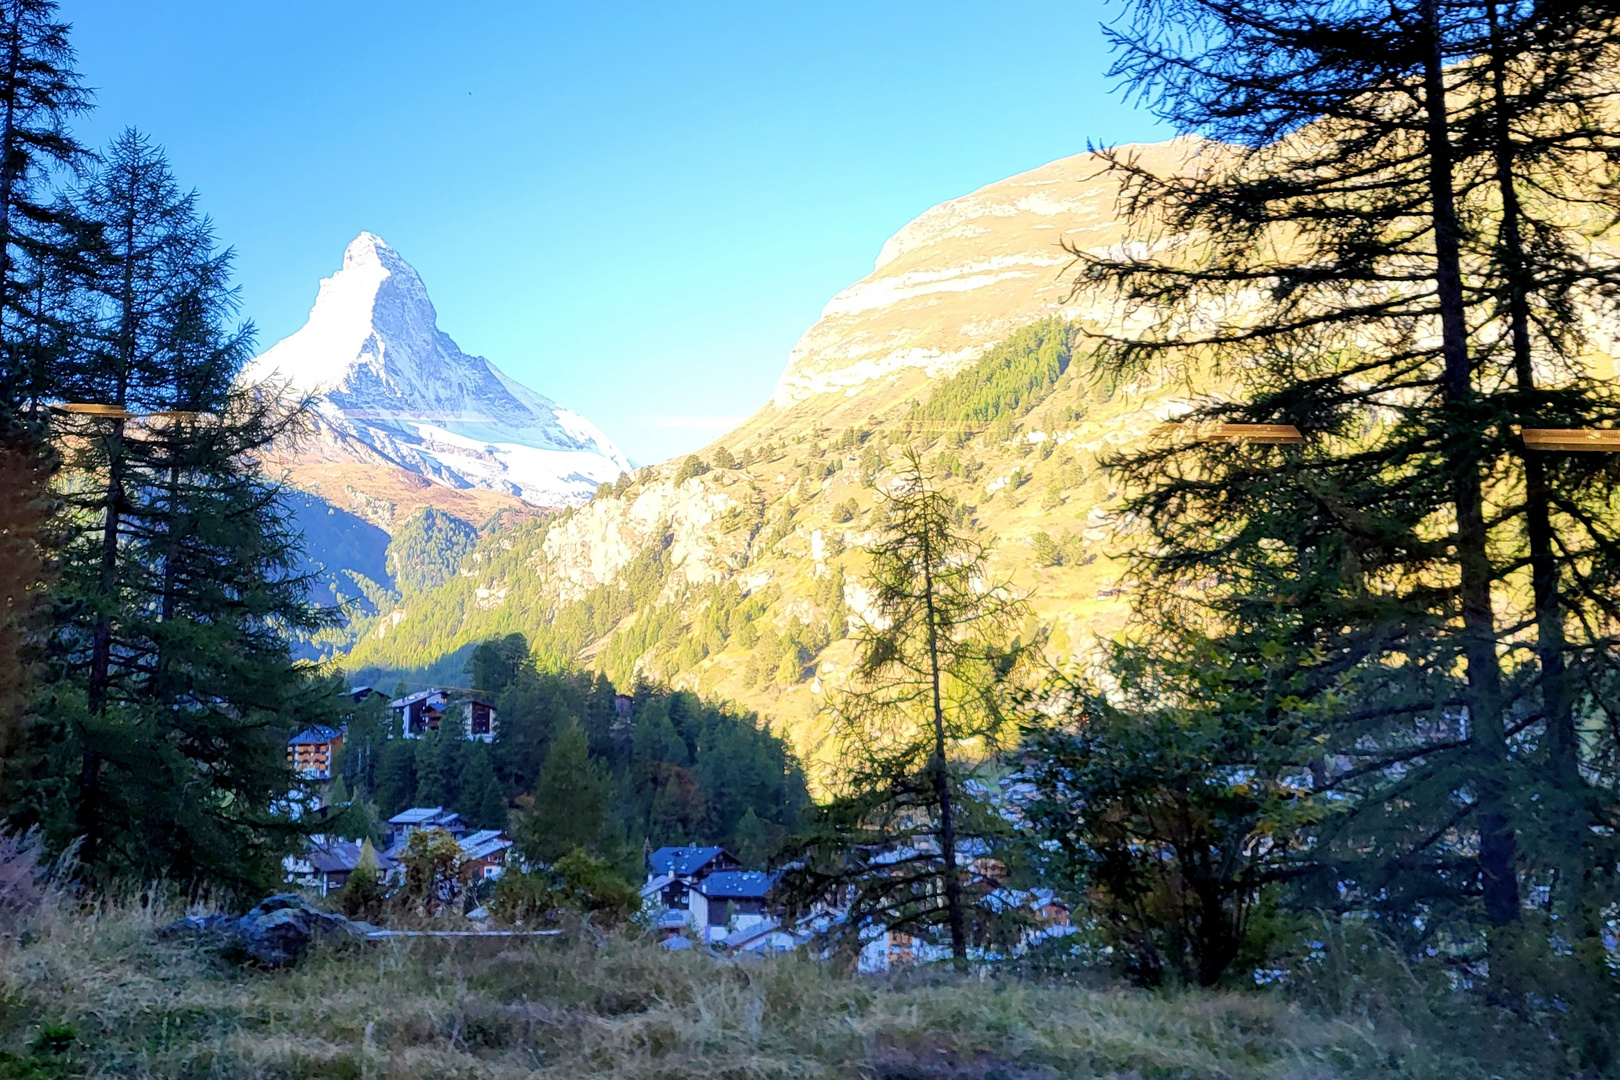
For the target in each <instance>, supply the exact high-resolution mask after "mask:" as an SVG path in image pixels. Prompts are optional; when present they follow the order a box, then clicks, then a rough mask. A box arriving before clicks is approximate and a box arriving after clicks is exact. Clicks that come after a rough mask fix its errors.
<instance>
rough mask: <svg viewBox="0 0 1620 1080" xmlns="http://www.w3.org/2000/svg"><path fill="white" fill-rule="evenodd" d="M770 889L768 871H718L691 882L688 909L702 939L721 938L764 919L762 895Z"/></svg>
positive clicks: (757, 923) (763, 899) (755, 924)
mask: <svg viewBox="0 0 1620 1080" xmlns="http://www.w3.org/2000/svg"><path fill="white" fill-rule="evenodd" d="M770 890H771V878H770V875H769V874H765V873H762V872H760V871H758V870H720V871H717V872H716V873H713V874H710V875H708V876H707V877H705V878H703V879H702V880H701V881H698V882H696V883H695V884H693V886H692V888H691V891H690V893H689V894H688V897H687V910H688V911H689V912H690V913H691V920H692V923H693V925H695V926H697V927H698V928H699V929H700V930H701V931H702V932H703V935H704V940H707V941H712V940H718V939H720V938H724V937H725V936H726V935H727V933H729V932H730V931H733V930H744V929H747V928H749V927H752V926H757V925H759V924H760V923H763V922H765V921H766V912H765V894H766V893H768V892H770Z"/></svg>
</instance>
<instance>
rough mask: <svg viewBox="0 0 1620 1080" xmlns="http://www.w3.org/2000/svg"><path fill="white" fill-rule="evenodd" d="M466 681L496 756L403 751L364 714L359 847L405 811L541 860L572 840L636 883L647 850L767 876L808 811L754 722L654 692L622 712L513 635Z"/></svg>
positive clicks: (793, 769)
mask: <svg viewBox="0 0 1620 1080" xmlns="http://www.w3.org/2000/svg"><path fill="white" fill-rule="evenodd" d="M466 674H467V676H468V677H469V679H470V681H471V682H472V683H473V684H474V686H475V687H476V688H477V689H478V690H479V691H480V692H481V693H482V694H484V695H487V696H488V697H489V698H490V699H492V700H493V701H494V703H495V706H496V715H497V726H498V730H497V735H496V739H495V741H494V742H493V743H492V744H489V745H487V746H486V745H485V744H483V743H479V742H469V741H467V740H465V739H462V738H459V737H457V735H456V734H454V733H451V732H449V731H448V729H446V730H445V731H444V732H442V733H434V734H432V735H430V736H428V737H426V738H422V739H412V740H406V739H401V738H398V737H397V733H394V732H390V731H389V715H388V712H387V710H386V709H385V708H384V707H383V706H382V705H381V703H380V702H381V699H379V698H375V697H374V698H372V699H371V701H372V702H373V704H370V705H368V706H366V707H364V708H363V709H361V710H359V712H358V714H357V715H356V717H355V719H354V720H353V722H352V723H351V725H350V729H349V737H348V739H347V740H346V742H345V744H344V749H343V753H342V757H341V764H340V766H339V769H340V772H341V776H342V783H343V785H344V788H343V794H344V797H346V798H353V799H355V800H356V802H358V803H360V804H362V808H361V810H360V812H359V813H357V814H356V815H355V821H354V823H353V824H351V825H349V826H347V827H349V828H350V830H351V831H353V832H355V833H356V835H361V834H367V833H369V832H371V831H374V830H375V829H376V821H377V820H386V819H387V818H388V817H390V816H392V815H393V814H395V813H397V812H398V811H400V810H402V809H404V808H405V807H408V806H447V807H450V808H452V809H454V810H456V811H457V812H458V813H460V814H462V815H463V816H464V817H465V818H467V820H468V821H469V822H471V823H473V824H474V825H476V826H478V827H480V828H503V827H507V826H508V825H512V826H513V827H514V828H515V830H516V831H517V832H518V833H519V834H520V835H522V834H527V835H528V836H529V837H530V840H531V841H532V842H534V843H537V844H538V845H539V846H540V847H542V848H544V847H545V846H546V842H547V841H546V839H545V838H547V837H556V836H562V835H566V836H569V837H571V838H574V839H575V840H577V842H578V844H579V846H581V847H584V848H586V849H587V850H588V851H591V852H592V853H593V854H597V855H599V856H602V857H605V858H608V859H610V860H611V861H613V862H614V863H615V864H617V865H618V867H619V868H620V870H621V872H623V873H625V874H626V876H628V877H631V878H632V879H634V878H635V877H636V876H638V875H639V873H640V868H641V856H642V852H643V850H644V848H645V846H646V845H648V844H651V845H652V846H653V847H659V846H663V845H667V844H721V845H725V846H726V847H728V848H729V849H731V850H732V851H733V852H734V853H735V854H737V855H738V856H739V857H740V858H744V859H751V860H753V861H754V862H755V864H756V865H762V864H763V862H764V860H765V859H766V857H768V856H769V855H770V854H772V853H773V852H774V851H775V849H776V847H777V846H778V845H779V843H780V842H781V841H782V840H783V839H784V838H785V837H786V836H787V835H788V834H789V833H790V832H791V831H792V830H793V829H794V828H795V827H796V826H797V824H798V818H799V814H800V811H801V810H802V809H803V808H804V807H805V805H806V804H807V803H808V801H809V795H808V791H807V788H806V784H805V777H804V773H803V770H802V769H801V768H800V766H799V764H798V762H797V761H795V760H794V758H793V757H792V755H791V754H790V753H789V752H788V750H787V748H786V746H785V745H784V744H783V742H782V741H781V740H780V739H778V738H777V737H775V736H774V735H772V734H771V733H770V732H769V731H768V730H766V729H765V728H764V727H763V726H762V725H761V723H760V720H759V718H758V717H756V716H754V715H752V714H748V713H739V712H737V711H735V710H734V709H732V708H731V707H729V706H727V705H724V704H721V703H716V702H712V701H705V700H703V699H701V698H699V697H698V696H697V695H696V694H693V693H690V692H688V691H680V690H669V689H666V688H662V687H656V686H651V685H647V684H645V683H642V684H637V685H635V686H634V687H632V690H633V693H632V694H631V695H630V697H631V698H632V701H631V702H629V703H624V704H627V705H628V708H625V707H624V705H620V704H616V697H617V691H616V690H615V688H614V686H613V684H612V683H610V682H609V681H608V680H607V678H606V677H604V676H602V675H600V674H597V673H594V672H589V671H582V670H579V669H570V668H560V667H539V666H536V664H535V662H534V659H533V657H532V656H531V654H530V651H529V645H528V642H527V641H526V640H525V639H524V638H523V637H522V635H516V634H514V635H510V636H508V637H506V638H502V639H496V640H492V641H487V642H484V643H482V644H480V645H479V646H477V647H476V648H475V649H474V650H473V652H472V656H471V659H470V661H469V662H468V663H467V665H466ZM620 701H622V699H620ZM391 734H393V735H395V736H396V737H393V738H390V737H389V736H390V735H391ZM561 790H567V791H568V792H569V794H568V797H567V798H564V799H559V798H558V795H557V793H558V792H559V791H561ZM368 803H369V804H370V807H369V808H365V807H364V804H368ZM509 807H511V808H513V809H509ZM561 853H562V852H557V853H555V854H561ZM555 854H553V855H552V856H551V857H555Z"/></svg>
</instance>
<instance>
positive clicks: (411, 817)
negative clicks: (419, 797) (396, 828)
mask: <svg viewBox="0 0 1620 1080" xmlns="http://www.w3.org/2000/svg"><path fill="white" fill-rule="evenodd" d="M460 816H461V815H459V814H457V813H455V812H454V811H451V810H446V809H445V808H444V807H442V806H413V807H411V808H410V809H409V810H401V811H400V812H399V813H397V814H395V815H394V816H393V817H391V818H389V819H388V824H390V825H426V824H428V823H430V822H436V821H441V820H448V819H450V818H454V817H460Z"/></svg>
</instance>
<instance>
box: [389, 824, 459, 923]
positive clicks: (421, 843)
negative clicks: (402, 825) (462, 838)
mask: <svg viewBox="0 0 1620 1080" xmlns="http://www.w3.org/2000/svg"><path fill="white" fill-rule="evenodd" d="M404 862H405V891H404V894H403V896H402V897H401V899H402V900H404V901H405V902H406V903H409V904H413V905H415V906H416V907H417V908H418V909H419V910H421V912H422V913H423V914H432V913H433V912H435V911H437V910H438V909H439V908H440V907H442V906H443V905H445V904H447V903H448V902H450V901H451V900H454V899H455V898H456V896H457V894H459V893H460V892H461V877H460V869H461V846H460V845H459V844H457V843H456V839H455V837H453V836H451V835H450V834H449V833H447V832H445V831H444V830H443V829H418V830H416V831H415V832H413V833H411V839H410V842H409V843H408V844H406V845H405V859H404Z"/></svg>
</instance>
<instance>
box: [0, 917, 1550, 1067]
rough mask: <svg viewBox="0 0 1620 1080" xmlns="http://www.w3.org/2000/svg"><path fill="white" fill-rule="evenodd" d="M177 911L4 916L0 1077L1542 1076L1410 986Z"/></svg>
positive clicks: (1521, 1053) (1515, 1052)
mask: <svg viewBox="0 0 1620 1080" xmlns="http://www.w3.org/2000/svg"><path fill="white" fill-rule="evenodd" d="M175 914H176V912H175V910H173V909H171V908H168V907H166V906H164V905H162V904H158V903H149V904H147V905H144V906H143V905H142V904H140V903H127V904H123V905H116V906H109V907H106V908H104V909H102V910H101V911H99V912H97V913H85V912H84V911H82V910H75V909H73V908H72V907H70V906H69V905H67V904H65V903H63V902H53V901H51V900H49V899H47V901H46V902H45V903H44V904H43V905H41V906H40V907H39V908H38V909H36V910H35V911H34V912H32V913H30V914H26V915H23V914H19V913H17V912H16V911H15V910H13V911H12V912H11V913H9V914H8V915H7V919H8V920H9V921H10V925H9V926H0V1080H22V1078H28V1080H60V1078H65V1077H81V1076H82V1077H172V1078H181V1077H187V1078H190V1077H196V1078H201V1077H230V1078H249V1077H265V1078H270V1077H289V1078H290V1077H333V1078H361V1077H365V1078H376V1080H382V1078H395V1080H429V1078H433V1080H437V1078H448V1077H458V1078H467V1080H473V1078H478V1080H483V1078H489V1080H495V1078H507V1077H530V1076H533V1077H557V1078H564V1077H566V1078H576V1077H612V1078H623V1080H630V1078H638V1080H640V1078H646V1080H651V1078H655V1077H658V1078H666V1077H667V1078H676V1077H700V1078H704V1080H722V1078H736V1080H752V1078H760V1080H763V1078H767V1077H867V1078H887V1080H929V1078H938V1080H995V1078H1002V1080H1036V1078H1056V1077H1115V1078H1121V1080H1124V1078H1131V1080H1148V1078H1160V1077H1178V1078H1201V1080H1217V1078H1220V1080H1248V1078H1254V1080H1262V1078H1265V1080H1284V1078H1299V1080H1326V1078H1330V1077H1331V1078H1350V1077H1389V1078H1395V1077H1401V1078H1433V1080H1463V1078H1473V1077H1478V1078H1481V1080H1483V1078H1485V1077H1503V1078H1512V1077H1531V1076H1546V1075H1552V1074H1554V1073H1555V1072H1556V1068H1553V1067H1552V1066H1551V1064H1550V1063H1549V1062H1547V1061H1528V1060H1526V1051H1525V1049H1524V1047H1518V1048H1510V1047H1507V1046H1496V1047H1494V1048H1493V1047H1491V1046H1490V1045H1489V1044H1490V1043H1491V1041H1492V1040H1493V1039H1494V1038H1495V1037H1496V1036H1499V1035H1500V1034H1501V1033H1500V1032H1496V1033H1495V1034H1494V1035H1493V1033H1492V1032H1491V1031H1490V1030H1489V1028H1488V1027H1485V1028H1478V1029H1473V1030H1469V1029H1467V1028H1466V1026H1465V1025H1464V1026H1459V1022H1458V1021H1457V1020H1456V1018H1454V1017H1451V1018H1448V1017H1445V1016H1441V1015H1438V1014H1437V1013H1436V1012H1434V1011H1433V1009H1432V1008H1431V1007H1430V1006H1428V1005H1424V1004H1422V1003H1421V1002H1416V1001H1409V1002H1398V1001H1390V1000H1387V999H1377V1000H1374V1001H1373V1002H1372V1003H1370V1004H1369V1003H1368V1001H1367V1000H1362V1001H1361V1004H1359V1005H1354V1006H1347V1007H1345V1008H1344V1009H1342V1010H1341V1013H1340V1015H1337V1016H1327V1015H1321V1014H1319V1013H1314V1012H1312V1011H1310V1010H1308V1009H1306V1008H1304V1007H1302V1006H1301V1005H1300V1004H1299V1003H1297V1002H1291V1001H1290V1000H1288V999H1287V998H1286V997H1285V996H1284V995H1282V994H1280V993H1276V992H1269V991H1266V992H1263V991H1251V992H1233V993H1223V994H1192V993H1186V994H1181V993H1177V994H1171V993H1165V994H1148V993H1144V992H1140V991H1133V990H1127V989H1118V988H1114V989H1110V988H1097V987H1086V986H1081V985H1076V984H1073V983H1070V982H1062V981H1038V980H1027V979H1019V978H1014V977H1009V976H1005V975H1002V976H995V975H989V974H986V975H983V976H979V975H969V976H966V977H957V976H952V975H947V974H936V975H930V974H926V973H912V974H911V975H910V976H908V977H907V978H906V979H904V980H889V981H881V982H879V981H870V980H866V979H861V978H856V977H851V976H848V975H845V974H841V973H839V972H838V971H837V970H835V969H834V968H832V967H830V966H828V965H825V964H820V963H815V962H812V961H808V960H804V959H792V958H783V959H777V960H769V961H735V962H733V961H725V960H718V959H716V958H714V957H711V956H709V955H706V954H703V953H701V952H699V951H698V950H693V951H692V952H688V953H684V954H671V953H668V952H666V951H664V950H661V949H659V948H657V947H656V946H654V945H652V944H650V943H648V942H646V941H642V940H636V939H633V938H625V937H615V938H610V939H608V940H607V941H606V943H605V944H598V943H597V941H596V939H595V936H594V935H589V934H567V935H564V936H563V937H561V938H554V939H544V940H529V941H522V942H513V941H510V940H508V941H504V942H492V941H489V940H480V941H466V940H462V941H458V942H446V941H442V940H415V941H410V942H389V943H383V944H370V945H365V946H350V947H347V948H344V949H337V948H333V949H329V950H320V951H316V952H315V953H313V954H311V955H310V956H308V957H306V958H305V959H304V960H303V961H302V962H301V963H300V964H299V965H298V966H296V967H295V968H293V969H290V970H283V971H262V970H253V969H245V968H243V967H240V966H238V965H237V964H236V963H234V962H232V961H231V960H229V959H227V958H225V957H222V956H220V955H218V954H217V953H216V952H214V951H212V950H211V949H209V948H208V947H206V946H204V945H202V944H200V943H198V942H196V941H185V940H165V939H164V938H162V937H160V936H159V935H158V933H157V930H158V928H159V927H160V926H162V925H163V924H164V923H165V922H167V921H169V920H170V919H171V918H173V917H174V916H175ZM1397 981H1398V980H1397ZM1385 982H1387V980H1386V981H1385ZM1381 985H1383V983H1381ZM1448 1029H1449V1031H1450V1035H1449V1036H1447V1035H1446V1034H1445V1033H1446V1032H1447V1031H1448ZM1435 1033H1440V1034H1439V1035H1436V1034H1435ZM1436 1038H1444V1040H1445V1043H1446V1045H1448V1046H1456V1047H1467V1048H1469V1049H1468V1052H1467V1053H1463V1052H1461V1051H1451V1050H1448V1049H1446V1048H1445V1046H1441V1045H1437V1043H1436V1042H1435V1039H1436ZM1532 1045H1533V1044H1532ZM1543 1045H1545V1044H1543ZM1549 1070H1550V1071H1549Z"/></svg>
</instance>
